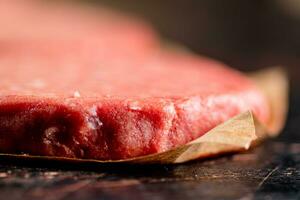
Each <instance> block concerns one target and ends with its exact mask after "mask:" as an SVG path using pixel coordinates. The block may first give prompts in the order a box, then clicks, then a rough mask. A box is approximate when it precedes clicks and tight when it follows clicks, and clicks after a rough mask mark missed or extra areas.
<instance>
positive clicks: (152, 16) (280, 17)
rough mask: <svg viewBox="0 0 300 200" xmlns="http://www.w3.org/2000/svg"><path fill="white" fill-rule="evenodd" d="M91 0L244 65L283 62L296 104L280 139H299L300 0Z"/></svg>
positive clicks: (205, 51)
mask: <svg viewBox="0 0 300 200" xmlns="http://www.w3.org/2000/svg"><path fill="white" fill-rule="evenodd" d="M84 2H85V3H86V2H87V1H84ZM88 2H89V3H91V4H95V6H97V5H106V6H109V7H111V8H113V9H117V10H121V11H123V12H127V13H129V14H133V15H136V16H138V17H142V18H143V19H145V20H146V21H148V22H150V23H151V24H152V25H153V26H154V27H155V28H156V29H157V30H158V31H159V33H160V35H161V36H162V37H163V38H164V39H167V40H171V41H175V42H177V43H180V44H183V45H184V46H186V47H188V48H189V49H191V50H192V51H194V52H196V53H198V54H201V55H205V56H209V57H212V58H215V59H218V60H221V61H222V62H224V63H226V64H228V65H230V66H232V67H235V68H237V69H240V70H243V71H253V70H257V69H261V68H265V67H270V66H283V67H284V68H285V69H286V71H287V72H288V73H289V76H290V80H291V100H290V101H291V106H290V112H289V120H288V126H287V128H286V130H285V133H284V134H282V135H281V138H280V140H282V139H283V140H298V141H299V140H300V134H298V133H299V132H300V127H299V126H298V122H299V121H300V88H299V85H300V77H299V76H300V0H226V1H223V0H185V1H180V0H164V1H159V0H151V1H149V0H127V1H122V0H114V1H110V0H93V1H91V0H90V1H88Z"/></svg>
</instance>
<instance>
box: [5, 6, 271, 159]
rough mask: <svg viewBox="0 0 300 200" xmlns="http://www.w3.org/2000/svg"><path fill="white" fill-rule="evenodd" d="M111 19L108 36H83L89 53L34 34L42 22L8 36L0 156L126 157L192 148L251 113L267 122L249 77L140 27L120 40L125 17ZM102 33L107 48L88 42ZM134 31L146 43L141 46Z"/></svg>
mask: <svg viewBox="0 0 300 200" xmlns="http://www.w3.org/2000/svg"><path fill="white" fill-rule="evenodd" d="M0 8H1V7H0ZM44 12H45V13H46V11H44ZM68 12H69V11H68ZM0 13H1V12H0ZM26 13H27V12H26ZM6 14H8V15H9V14H10V13H6ZM48 14H49V13H48ZM2 15H3V14H2ZM44 15H46V14H44ZM66 15H68V16H69V14H66ZM0 16H1V14H0ZM49 18H51V17H49ZM112 18H115V17H114V16H112ZM78 20H81V21H80V22H78V23H79V24H82V23H85V20H84V19H83V18H80V19H78ZM107 20H108V22H109V23H108V24H107V26H106V29H107V30H106V32H102V31H101V30H102V29H99V30H98V29H97V30H94V29H93V27H94V26H95V24H91V26H88V27H89V28H90V30H91V32H93V31H95V33H94V32H93V34H94V36H92V37H87V36H86V34H87V33H86V32H83V33H82V35H81V36H80V37H78V38H77V37H75V41H82V42H83V43H85V44H88V45H85V48H84V49H83V50H80V48H78V46H77V44H75V46H74V44H73V42H72V41H73V40H72V39H69V37H65V36H63V34H69V33H65V31H66V30H64V29H62V30H59V32H61V33H60V34H61V35H60V36H59V37H57V36H55V37H54V36H52V35H47V34H48V33H45V32H47V31H45V32H44V30H35V28H37V27H38V25H41V24H40V23H41V22H37V24H38V25H31V24H30V23H31V22H28V24H29V25H31V26H32V29H34V31H33V32H32V34H36V36H35V37H33V38H31V39H28V37H23V34H20V35H18V34H17V33H15V32H16V30H15V29H14V28H11V29H10V30H12V31H11V32H12V33H13V34H12V35H10V34H5V33H4V31H3V30H0V41H1V42H0V76H1V79H0V152H2V153H26V154H31V155H46V156H61V157H70V158H89V159H99V160H108V159H124V158H132V157H136V156H142V155H148V154H152V153H158V152H163V151H167V150H169V149H171V148H174V147H177V146H179V145H182V144H185V143H187V142H189V141H191V140H193V139H195V138H198V137H200V136H201V135H203V134H205V133H206V132H207V131H209V130H211V129H212V128H214V127H216V126H217V125H219V124H221V123H222V122H224V121H226V120H228V119H230V118H231V117H233V116H235V115H237V114H239V113H241V112H243V111H247V110H252V111H253V112H254V113H255V114H256V116H258V118H259V119H260V120H261V121H262V122H267V121H268V119H269V107H268V104H267V101H266V99H265V97H264V95H263V94H262V93H261V92H260V91H259V90H258V89H257V88H256V87H255V85H254V83H252V82H251V80H249V79H248V78H247V77H245V76H243V75H242V74H240V73H239V72H237V71H235V70H233V69H230V68H228V67H226V66H224V65H223V64H221V63H219V62H216V61H213V60H210V59H207V58H202V57H198V56H195V55H191V54H188V53H182V52H180V53H179V52H174V51H170V50H164V49H158V48H154V47H153V46H152V45H153V44H155V43H156V39H153V38H152V36H151V37H148V36H149V35H151V34H148V32H147V31H144V29H143V28H141V30H140V28H138V27H139V25H136V24H132V25H130V26H132V28H129V29H128V30H127V31H128V32H129V33H127V32H126V31H125V32H124V35H123V34H121V35H122V37H119V35H118V34H117V33H116V32H114V31H117V32H121V31H120V30H118V28H116V27H118V26H116V27H115V25H113V24H116V23H121V22H122V21H123V20H121V21H119V20H116V21H110V20H111V18H110V17H108V19H107ZM57 21H58V22H57ZM94 21H95V22H94V23H98V20H96V19H95V20H94ZM1 23H4V22H3V19H1V17H0V24H1ZM56 23H58V24H60V23H62V25H61V26H63V23H66V22H64V21H63V20H61V21H60V20H54V21H53V24H54V25H53V27H56V26H58V25H56ZM101 23H102V22H101V20H100V21H99V24H100V25H98V26H99V27H101ZM122 23H123V22H122ZM128 23H129V24H131V22H128ZM22 24H23V23H22ZM22 24H20V25H22ZM125 24H126V22H125ZM51 26H52V25H51ZM78 26H81V25H78ZM82 26H85V25H82ZM114 27H115V29H114ZM109 30H110V31H109ZM97 31H99V35H101V36H103V37H107V38H109V40H106V41H109V42H108V43H107V44H106V45H101V42H100V43H99V44H97V43H96V44H95V45H89V44H92V43H93V40H97V37H96V35H97V33H96V32H97ZM131 31H133V32H135V31H136V35H138V36H139V38H140V39H139V40H141V43H139V42H136V45H134V46H135V47H134V48H132V46H131V45H130V44H132V40H133V41H134V39H132V38H131V34H130V32H131ZM75 32H76V31H75ZM150 32H151V31H150ZM109 33H112V34H109ZM1 34H2V35H1ZM80 34H81V33H80ZM6 35H7V37H10V39H7V38H6ZM45 35H46V36H45ZM4 36H5V37H4ZM40 36H43V37H44V36H45V37H44V38H43V39H40V38H39V37H40ZM135 37H136V36H134V38H135ZM41 38H42V37H41ZM114 38H116V41H118V42H116V43H114ZM149 38H152V39H149ZM154 38H155V37H154ZM60 40H61V42H62V43H61V44H63V45H61V46H60V45H59V41H60ZM99 40H101V39H99ZM151 40H153V41H152V42H151ZM70 41H71V42H70ZM143 41H146V42H145V43H144V42H143ZM110 42H111V43H113V44H112V45H110ZM125 44H126V45H125ZM148 44H150V45H148ZM149 46H152V47H150V48H149ZM154 46H155V45H154ZM127 49H131V50H130V51H129V50H128V51H127ZM150 49H151V50H150ZM114 51H116V53H115V54H114ZM101 52H108V53H107V54H105V53H101ZM123 52H130V53H123ZM124 55H126V56H124Z"/></svg>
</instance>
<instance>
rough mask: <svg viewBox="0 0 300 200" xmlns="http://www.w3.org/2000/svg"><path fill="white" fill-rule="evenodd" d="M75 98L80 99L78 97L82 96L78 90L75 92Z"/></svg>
mask: <svg viewBox="0 0 300 200" xmlns="http://www.w3.org/2000/svg"><path fill="white" fill-rule="evenodd" d="M73 96H74V97H75V98H78V97H80V96H81V95H80V93H79V91H77V90H76V91H75V92H74V94H73Z"/></svg>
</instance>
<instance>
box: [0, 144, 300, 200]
mask: <svg viewBox="0 0 300 200" xmlns="http://www.w3.org/2000/svg"><path fill="white" fill-rule="evenodd" d="M299 188H300V144H299V143H283V142H276V141H270V142H268V143H266V144H265V145H263V146H260V147H259V148H256V149H255V150H252V151H250V152H247V153H245V154H237V155H228V156H225V157H221V158H217V159H211V160H206V161H197V162H192V163H188V164H182V165H176V166H173V165H169V166H159V165H156V166H155V165H152V166H143V165H139V166H136V165H131V166H130V165H124V166H115V165H106V166H105V165H99V166H88V165H81V166H67V165H66V164H65V163H61V162H55V163H53V162H51V163H47V162H44V163H37V162H24V161H22V162H20V161H12V160H3V159H2V160H1V164H0V199H40V198H42V199H47V200H50V199H130V200H133V199H196V198H205V199H254V198H257V199H299V197H300V191H299Z"/></svg>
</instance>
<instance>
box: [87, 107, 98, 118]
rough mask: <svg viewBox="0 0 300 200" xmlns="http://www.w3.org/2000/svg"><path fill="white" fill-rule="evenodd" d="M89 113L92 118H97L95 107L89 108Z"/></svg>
mask: <svg viewBox="0 0 300 200" xmlns="http://www.w3.org/2000/svg"><path fill="white" fill-rule="evenodd" d="M89 112H90V114H91V115H92V116H94V117H95V116H97V106H92V107H91V108H90V110H89Z"/></svg>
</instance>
